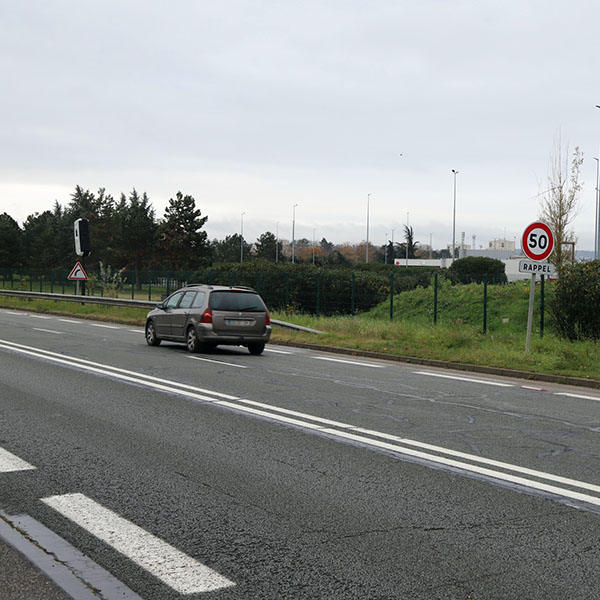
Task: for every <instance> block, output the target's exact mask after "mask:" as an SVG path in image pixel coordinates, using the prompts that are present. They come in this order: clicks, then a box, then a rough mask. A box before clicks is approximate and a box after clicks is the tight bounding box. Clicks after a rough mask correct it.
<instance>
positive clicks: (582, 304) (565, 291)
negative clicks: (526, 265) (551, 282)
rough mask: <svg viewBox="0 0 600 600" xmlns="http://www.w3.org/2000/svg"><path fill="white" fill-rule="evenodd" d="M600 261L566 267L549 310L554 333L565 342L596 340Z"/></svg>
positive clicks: (599, 312) (599, 319) (599, 324)
mask: <svg viewBox="0 0 600 600" xmlns="http://www.w3.org/2000/svg"><path fill="white" fill-rule="evenodd" d="M598 307H600V260H592V261H589V262H584V263H575V264H573V265H566V266H564V267H563V269H562V270H561V272H560V278H559V280H558V281H557V282H556V287H555V293H554V298H552V300H551V301H550V310H551V311H552V315H553V317H554V321H555V327H556V329H557V333H558V334H559V335H560V336H561V337H564V338H567V339H569V340H583V339H590V340H599V339H600V310H598Z"/></svg>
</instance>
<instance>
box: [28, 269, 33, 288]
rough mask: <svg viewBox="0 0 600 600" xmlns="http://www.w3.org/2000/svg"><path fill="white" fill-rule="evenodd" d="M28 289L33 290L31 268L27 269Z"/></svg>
mask: <svg viewBox="0 0 600 600" xmlns="http://www.w3.org/2000/svg"><path fill="white" fill-rule="evenodd" d="M29 291H30V292H33V270H32V269H29Z"/></svg>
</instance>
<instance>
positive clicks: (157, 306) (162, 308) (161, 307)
mask: <svg viewBox="0 0 600 600" xmlns="http://www.w3.org/2000/svg"><path fill="white" fill-rule="evenodd" d="M156 308H159V309H160V310H165V307H164V304H163V303H162V302H159V303H158V304H157V305H156Z"/></svg>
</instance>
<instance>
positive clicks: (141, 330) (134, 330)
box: [127, 329, 144, 333]
mask: <svg viewBox="0 0 600 600" xmlns="http://www.w3.org/2000/svg"><path fill="white" fill-rule="evenodd" d="M127 331H133V333H144V330H143V329H128V330H127Z"/></svg>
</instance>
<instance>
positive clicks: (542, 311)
mask: <svg viewBox="0 0 600 600" xmlns="http://www.w3.org/2000/svg"><path fill="white" fill-rule="evenodd" d="M545 280H546V278H545V276H544V275H542V286H541V288H540V337H544V283H545Z"/></svg>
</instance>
